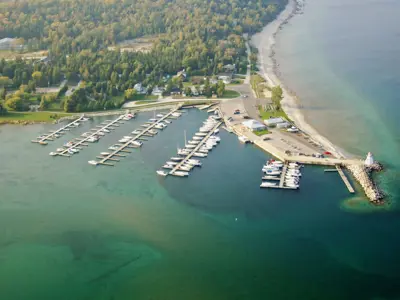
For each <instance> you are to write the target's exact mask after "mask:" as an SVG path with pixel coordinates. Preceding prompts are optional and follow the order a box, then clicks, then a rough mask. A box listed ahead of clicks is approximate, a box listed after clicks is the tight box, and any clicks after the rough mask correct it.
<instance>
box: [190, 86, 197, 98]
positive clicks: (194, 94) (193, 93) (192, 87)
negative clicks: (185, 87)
mask: <svg viewBox="0 0 400 300" xmlns="http://www.w3.org/2000/svg"><path fill="white" fill-rule="evenodd" d="M190 90H191V91H192V95H193V96H198V95H199V91H198V90H197V89H196V87H195V86H194V85H192V86H191V87H190Z"/></svg>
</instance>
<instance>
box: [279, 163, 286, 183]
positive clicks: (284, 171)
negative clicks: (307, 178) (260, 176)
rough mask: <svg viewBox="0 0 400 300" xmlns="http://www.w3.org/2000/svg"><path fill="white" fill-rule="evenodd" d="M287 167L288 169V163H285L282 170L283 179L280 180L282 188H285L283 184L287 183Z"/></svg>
mask: <svg viewBox="0 0 400 300" xmlns="http://www.w3.org/2000/svg"><path fill="white" fill-rule="evenodd" d="M287 167H288V163H287V162H285V164H284V165H283V168H282V174H281V179H280V180H279V186H278V187H280V188H283V187H284V186H283V183H284V182H285V176H286V172H287Z"/></svg>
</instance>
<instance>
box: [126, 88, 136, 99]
mask: <svg viewBox="0 0 400 300" xmlns="http://www.w3.org/2000/svg"><path fill="white" fill-rule="evenodd" d="M136 93H137V92H136V90H135V89H127V90H125V92H124V98H125V100H132V99H133V98H134V97H135V95H136Z"/></svg>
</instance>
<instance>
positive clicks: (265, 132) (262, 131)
mask: <svg viewBox="0 0 400 300" xmlns="http://www.w3.org/2000/svg"><path fill="white" fill-rule="evenodd" d="M253 133H254V134H255V135H258V136H262V135H264V134H268V133H270V132H269V131H268V130H267V129H264V130H258V131H253Z"/></svg>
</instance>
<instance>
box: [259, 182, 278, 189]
mask: <svg viewBox="0 0 400 300" xmlns="http://www.w3.org/2000/svg"><path fill="white" fill-rule="evenodd" d="M271 186H276V183H275V182H268V181H264V182H261V184H260V187H262V188H266V187H271Z"/></svg>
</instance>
